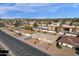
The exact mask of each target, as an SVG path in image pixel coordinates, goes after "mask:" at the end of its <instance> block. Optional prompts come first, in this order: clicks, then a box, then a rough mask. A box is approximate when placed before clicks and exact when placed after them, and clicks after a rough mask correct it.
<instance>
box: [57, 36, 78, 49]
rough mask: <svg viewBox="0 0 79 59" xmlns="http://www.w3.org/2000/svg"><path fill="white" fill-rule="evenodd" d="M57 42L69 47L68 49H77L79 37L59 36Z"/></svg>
mask: <svg viewBox="0 0 79 59" xmlns="http://www.w3.org/2000/svg"><path fill="white" fill-rule="evenodd" d="M57 41H58V42H59V45H62V46H65V47H69V48H74V47H79V37H77V36H65V35H63V36H61V37H60V38H58V40H57Z"/></svg>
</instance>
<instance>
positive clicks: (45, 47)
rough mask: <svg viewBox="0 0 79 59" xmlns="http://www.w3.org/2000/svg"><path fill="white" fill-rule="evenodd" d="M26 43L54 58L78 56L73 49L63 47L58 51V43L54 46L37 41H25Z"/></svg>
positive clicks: (53, 44)
mask: <svg viewBox="0 0 79 59" xmlns="http://www.w3.org/2000/svg"><path fill="white" fill-rule="evenodd" d="M25 42H26V43H28V44H30V45H32V46H34V47H36V48H39V49H40V50H42V51H45V52H46V53H48V54H50V55H53V56H74V55H76V54H75V52H74V50H73V49H71V48H67V47H62V49H58V48H57V47H56V42H54V43H52V44H48V43H46V42H42V41H39V40H37V39H30V40H25Z"/></svg>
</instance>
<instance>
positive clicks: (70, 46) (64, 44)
mask: <svg viewBox="0 0 79 59" xmlns="http://www.w3.org/2000/svg"><path fill="white" fill-rule="evenodd" d="M59 45H62V46H65V47H66V46H67V47H69V48H73V47H74V46H72V45H69V44H66V43H63V44H62V43H61V42H59Z"/></svg>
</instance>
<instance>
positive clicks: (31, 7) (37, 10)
mask: <svg viewBox="0 0 79 59" xmlns="http://www.w3.org/2000/svg"><path fill="white" fill-rule="evenodd" d="M73 17H79V4H77V3H0V18H73Z"/></svg>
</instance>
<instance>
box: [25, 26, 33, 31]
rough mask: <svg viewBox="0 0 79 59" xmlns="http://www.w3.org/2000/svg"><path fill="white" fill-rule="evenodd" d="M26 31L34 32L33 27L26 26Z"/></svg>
mask: <svg viewBox="0 0 79 59" xmlns="http://www.w3.org/2000/svg"><path fill="white" fill-rule="evenodd" d="M25 29H26V30H33V29H32V27H30V26H26V27H25Z"/></svg>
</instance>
